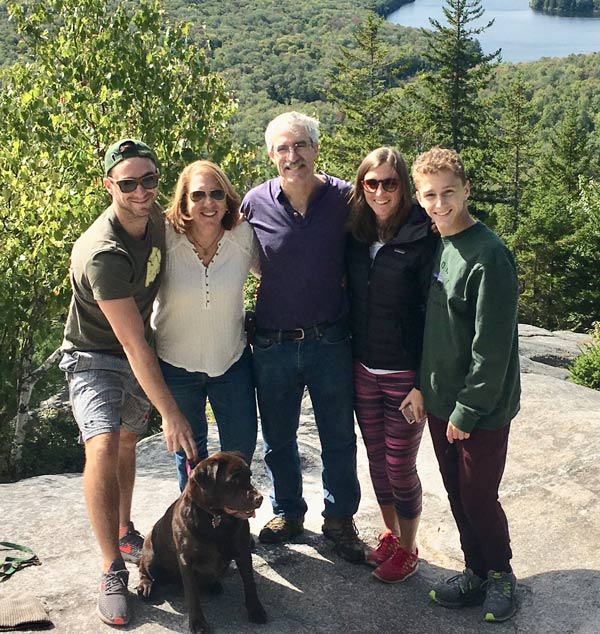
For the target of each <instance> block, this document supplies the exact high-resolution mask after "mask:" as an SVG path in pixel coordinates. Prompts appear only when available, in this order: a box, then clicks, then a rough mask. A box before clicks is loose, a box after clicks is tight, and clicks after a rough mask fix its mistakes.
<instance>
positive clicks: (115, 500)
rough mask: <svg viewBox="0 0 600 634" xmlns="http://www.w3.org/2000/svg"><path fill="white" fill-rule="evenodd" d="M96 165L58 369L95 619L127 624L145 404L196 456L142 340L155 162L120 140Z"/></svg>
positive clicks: (170, 443)
mask: <svg viewBox="0 0 600 634" xmlns="http://www.w3.org/2000/svg"><path fill="white" fill-rule="evenodd" d="M104 167H105V177H104V179H103V184H104V187H106V189H107V191H108V193H109V194H110V196H111V198H112V204H111V205H110V206H109V207H108V209H106V210H105V211H104V212H103V213H102V214H101V215H100V216H99V217H98V218H97V219H96V220H95V221H94V223H93V224H92V225H91V226H90V227H89V228H88V229H87V231H85V233H84V234H83V235H82V236H81V237H80V238H79V239H78V240H77V241H76V242H75V245H74V247H73V252H72V255H71V268H70V277H71V286H72V290H73V297H72V300H71V305H70V308H69V314H68V317H67V323H66V327H65V335H64V341H63V346H62V348H63V352H64V355H63V358H62V360H61V363H60V367H61V369H62V370H64V371H65V373H66V375H67V381H68V385H69V396H70V399H71V406H72V409H73V415H74V417H75V420H76V421H77V425H78V426H79V430H80V437H81V441H82V442H83V443H84V444H85V456H86V462H85V470H84V474H83V490H84V496H85V500H86V505H87V510H88V514H89V517H90V522H91V524H92V528H93V530H94V533H95V535H96V539H97V540H98V544H99V546H100V551H101V553H102V557H103V572H102V581H101V585H100V596H99V599H98V615H99V617H100V618H101V619H102V621H104V622H105V623H108V624H109V625H125V624H126V623H127V622H128V621H129V614H128V609H127V600H126V597H127V582H128V576H129V573H128V571H127V569H126V567H125V563H124V561H130V562H132V563H138V561H139V557H140V551H141V547H142V544H143V538H142V536H141V535H140V534H139V533H138V532H137V531H136V530H135V528H134V526H133V523H132V522H131V517H130V513H131V499H132V494H133V485H134V481H135V448H136V443H137V440H138V437H139V436H140V434H142V433H144V431H145V430H146V426H147V421H148V414H149V412H150V403H152V404H154V406H155V407H156V408H157V410H158V411H159V412H160V414H161V416H162V419H163V430H164V433H165V439H166V441H167V449H168V450H169V451H177V450H178V449H180V448H182V449H183V450H184V451H185V453H186V455H187V456H188V458H190V459H195V458H196V455H195V453H196V444H195V442H194V439H193V435H192V433H191V429H190V426H189V424H188V422H187V420H186V419H185V417H184V416H183V415H182V413H181V412H180V410H179V408H178V407H177V405H176V403H175V401H174V400H173V397H172V396H171V394H170V392H169V390H168V388H167V386H166V385H165V383H164V380H163V378H162V374H161V372H160V369H159V366H158V362H157V359H156V356H155V354H154V351H153V350H152V348H151V346H150V343H149V341H150V336H149V335H150V323H149V322H150V313H151V311H152V304H153V302H154V298H155V297H156V293H157V291H158V287H159V284H160V280H161V276H162V271H163V268H164V252H165V239H164V221H163V218H162V214H161V211H160V207H159V206H158V205H157V204H156V197H157V195H158V182H159V170H158V161H157V159H156V156H155V155H154V152H153V151H152V150H151V149H150V148H149V147H148V146H147V145H146V144H145V143H142V142H141V141H138V140H136V139H121V140H120V141H118V142H117V143H115V144H113V145H111V146H110V148H109V149H108V151H107V152H106V155H105V159H104Z"/></svg>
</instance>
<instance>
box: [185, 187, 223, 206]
mask: <svg viewBox="0 0 600 634" xmlns="http://www.w3.org/2000/svg"><path fill="white" fill-rule="evenodd" d="M207 196H208V197H209V198H212V199H213V200H225V191H224V190H223V189H211V190H210V191H209V192H205V191H203V190H202V189H198V190H197V191H194V192H190V199H191V200H192V202H195V203H199V202H200V201H201V200H206V197H207Z"/></svg>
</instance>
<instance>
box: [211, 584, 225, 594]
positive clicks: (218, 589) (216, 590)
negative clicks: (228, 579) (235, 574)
mask: <svg viewBox="0 0 600 634" xmlns="http://www.w3.org/2000/svg"><path fill="white" fill-rule="evenodd" d="M207 591H208V592H210V594H223V584H222V583H221V582H220V581H213V583H211V584H210V585H209V586H208V588H207Z"/></svg>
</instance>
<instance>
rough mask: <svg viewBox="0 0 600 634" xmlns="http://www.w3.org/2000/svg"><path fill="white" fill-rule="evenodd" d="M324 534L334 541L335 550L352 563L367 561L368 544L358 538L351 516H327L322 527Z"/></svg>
mask: <svg viewBox="0 0 600 634" xmlns="http://www.w3.org/2000/svg"><path fill="white" fill-rule="evenodd" d="M321 530H322V531H323V535H325V537H327V539H331V540H332V541H333V542H334V546H333V552H334V553H336V554H337V555H339V556H340V557H341V558H342V559H345V560H346V561H349V562H350V563H352V564H363V563H365V562H366V552H365V551H366V546H365V544H364V543H363V542H361V541H360V539H359V538H358V530H357V528H356V525H355V524H354V520H353V519H352V518H351V517H341V518H338V517H326V518H325V521H324V522H323V526H322V527H321Z"/></svg>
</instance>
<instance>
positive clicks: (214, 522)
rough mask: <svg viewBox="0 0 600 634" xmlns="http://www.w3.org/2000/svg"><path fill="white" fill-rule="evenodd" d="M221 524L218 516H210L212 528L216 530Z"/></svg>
mask: <svg viewBox="0 0 600 634" xmlns="http://www.w3.org/2000/svg"><path fill="white" fill-rule="evenodd" d="M220 524H221V516H220V515H213V516H212V525H213V528H218V526H219V525H220Z"/></svg>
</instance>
